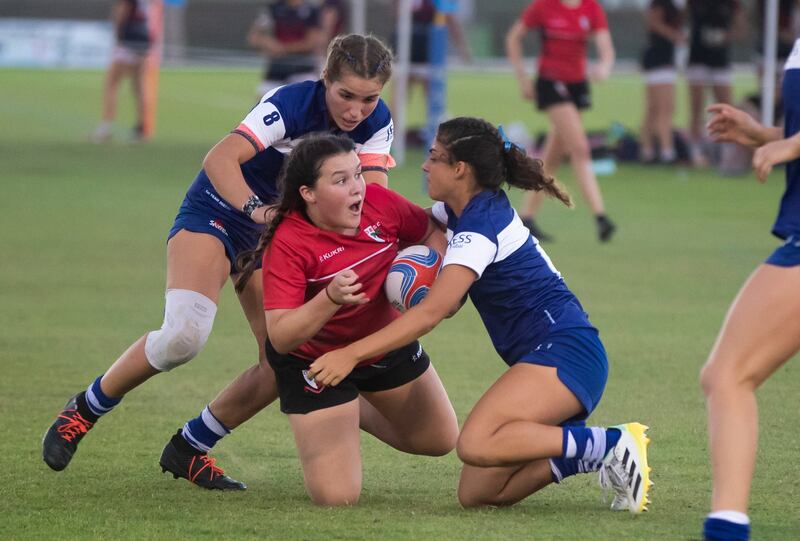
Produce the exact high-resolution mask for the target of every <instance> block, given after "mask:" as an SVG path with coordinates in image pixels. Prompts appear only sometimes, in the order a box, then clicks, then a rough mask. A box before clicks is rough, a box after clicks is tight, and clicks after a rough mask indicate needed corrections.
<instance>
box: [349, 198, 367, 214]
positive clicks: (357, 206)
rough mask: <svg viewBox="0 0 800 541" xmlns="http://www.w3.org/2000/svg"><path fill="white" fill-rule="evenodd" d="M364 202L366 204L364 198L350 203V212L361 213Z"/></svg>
mask: <svg viewBox="0 0 800 541" xmlns="http://www.w3.org/2000/svg"><path fill="white" fill-rule="evenodd" d="M363 204H364V200H363V199H361V200H359V201H357V202H355V203H353V204H352V205H350V206H349V207H348V208H349V209H350V212H352V213H353V214H361V207H362V205H363Z"/></svg>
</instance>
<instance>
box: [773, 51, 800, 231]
mask: <svg viewBox="0 0 800 541" xmlns="http://www.w3.org/2000/svg"><path fill="white" fill-rule="evenodd" d="M783 110H784V122H785V125H784V137H792V136H793V135H795V134H796V133H798V132H800V39H798V40H797V41H795V42H794V48H793V49H792V53H791V54H790V55H789V58H788V59H787V60H786V67H785V68H784V75H783ZM772 232H773V233H774V234H775V235H776V236H778V237H780V238H782V239H786V238H788V237H790V236H794V237H795V238H800V159H796V160H793V161H791V162H789V163H787V164H786V191H785V192H784V193H783V198H781V206H780V209H779V210H778V218H777V220H775V225H774V226H773V228H772Z"/></svg>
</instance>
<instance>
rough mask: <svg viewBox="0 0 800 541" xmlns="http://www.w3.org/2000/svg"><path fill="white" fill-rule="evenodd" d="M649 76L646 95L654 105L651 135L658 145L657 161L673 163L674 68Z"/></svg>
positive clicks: (657, 71)
mask: <svg viewBox="0 0 800 541" xmlns="http://www.w3.org/2000/svg"><path fill="white" fill-rule="evenodd" d="M650 75H651V77H650V78H649V79H648V82H649V86H648V95H649V97H650V99H652V101H653V104H654V107H653V114H654V117H653V124H652V130H653V132H652V133H653V137H654V139H655V141H656V142H657V143H658V149H659V155H658V159H659V161H661V162H662V163H672V162H674V161H675V145H674V142H673V139H672V118H673V115H674V113H675V78H676V73H675V69H674V68H672V67H667V68H662V69H659V70H654V71H653V72H651V74H650ZM653 157H654V158H655V155H653Z"/></svg>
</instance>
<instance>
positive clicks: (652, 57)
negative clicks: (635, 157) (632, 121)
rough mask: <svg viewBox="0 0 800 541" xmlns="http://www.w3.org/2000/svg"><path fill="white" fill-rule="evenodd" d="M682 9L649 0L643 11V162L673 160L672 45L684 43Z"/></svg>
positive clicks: (663, 0)
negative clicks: (645, 30) (645, 40)
mask: <svg viewBox="0 0 800 541" xmlns="http://www.w3.org/2000/svg"><path fill="white" fill-rule="evenodd" d="M683 20H684V13H683V10H682V9H681V8H680V7H678V5H676V2H674V1H673V0H652V1H651V2H650V5H649V6H648V8H647V11H646V12H645V23H646V25H647V41H648V43H647V48H646V49H645V50H644V54H643V55H642V69H643V70H644V76H645V86H646V88H645V115H644V120H643V122H642V131H641V136H640V137H641V151H640V155H639V158H640V160H641V161H643V162H645V163H657V162H661V163H673V162H675V160H676V154H675V146H674V143H673V135H672V119H673V116H674V114H675V79H676V76H677V70H676V59H675V46H676V45H680V44H682V43H683V42H684V41H685V40H686V36H685V35H684V32H683Z"/></svg>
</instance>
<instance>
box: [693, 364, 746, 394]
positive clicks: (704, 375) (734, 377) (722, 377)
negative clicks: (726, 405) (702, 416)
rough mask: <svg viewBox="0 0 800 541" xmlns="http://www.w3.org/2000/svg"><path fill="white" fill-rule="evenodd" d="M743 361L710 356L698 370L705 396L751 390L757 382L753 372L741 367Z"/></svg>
mask: <svg viewBox="0 0 800 541" xmlns="http://www.w3.org/2000/svg"><path fill="white" fill-rule="evenodd" d="M743 365H744V363H743V362H738V361H736V360H734V359H726V360H725V361H722V360H720V359H719V358H713V357H712V358H711V359H710V360H709V361H708V362H707V363H706V364H705V366H703V368H702V370H701V371H700V387H701V388H702V389H703V394H704V395H705V396H706V398H709V397H711V396H712V395H719V394H721V393H728V392H739V391H753V390H755V388H756V387H758V384H759V383H760V382H759V381H757V378H756V377H755V375H754V374H750V373H748V372H746V371H744V370H742V369H741V367H742V366H743Z"/></svg>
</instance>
